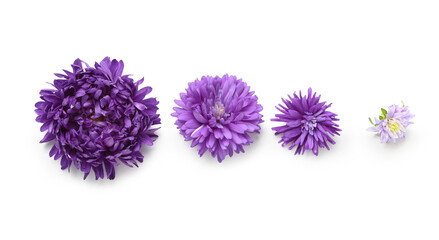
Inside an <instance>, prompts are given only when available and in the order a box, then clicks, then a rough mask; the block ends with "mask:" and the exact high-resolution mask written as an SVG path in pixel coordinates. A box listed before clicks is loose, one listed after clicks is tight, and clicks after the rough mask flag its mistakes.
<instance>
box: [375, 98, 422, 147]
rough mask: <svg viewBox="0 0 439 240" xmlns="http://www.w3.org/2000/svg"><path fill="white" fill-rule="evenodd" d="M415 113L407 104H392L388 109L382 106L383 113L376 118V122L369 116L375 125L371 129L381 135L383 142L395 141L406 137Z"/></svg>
mask: <svg viewBox="0 0 439 240" xmlns="http://www.w3.org/2000/svg"><path fill="white" fill-rule="evenodd" d="M413 117H415V115H413V114H411V113H410V111H409V108H408V107H407V106H404V105H403V106H402V107H400V106H398V105H391V106H390V107H389V108H388V109H387V110H385V109H384V108H381V115H380V116H379V118H375V123H374V122H372V119H370V118H369V121H370V122H371V123H372V124H373V125H374V126H373V127H371V128H369V129H368V130H369V131H372V132H376V133H377V135H378V136H379V137H380V140H381V143H388V142H390V141H391V142H393V143H396V140H397V139H399V138H405V132H406V131H407V127H408V126H409V125H410V124H413V122H412V121H411V119H412V118H413Z"/></svg>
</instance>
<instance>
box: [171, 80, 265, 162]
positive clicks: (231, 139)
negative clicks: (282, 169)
mask: <svg viewBox="0 0 439 240" xmlns="http://www.w3.org/2000/svg"><path fill="white" fill-rule="evenodd" d="M180 97H181V100H175V103H176V104H177V105H178V106H179V107H174V110H175V112H174V113H173V114H172V116H174V117H176V118H177V121H176V122H175V125H177V128H178V129H180V133H181V135H183V136H184V137H185V140H186V141H191V140H192V145H191V147H195V146H197V145H198V153H199V154H200V156H202V155H203V154H204V153H205V152H206V151H207V150H209V152H210V153H211V154H212V157H217V158H218V162H222V161H223V160H224V158H225V157H226V155H229V156H232V155H233V152H236V153H239V152H244V148H243V146H244V145H250V143H252V142H253V140H252V138H251V137H250V136H249V133H259V129H260V127H259V124H260V123H262V122H263V121H262V115H261V114H260V112H261V111H262V106H261V105H259V104H258V98H257V97H256V96H255V95H254V92H250V87H249V86H247V84H246V83H245V82H243V81H242V80H241V79H237V78H236V77H235V76H229V75H227V74H226V75H224V76H223V77H222V78H221V77H218V76H216V77H211V76H203V77H202V78H201V80H198V79H197V80H195V82H191V83H189V87H188V88H187V89H186V93H181V94H180Z"/></svg>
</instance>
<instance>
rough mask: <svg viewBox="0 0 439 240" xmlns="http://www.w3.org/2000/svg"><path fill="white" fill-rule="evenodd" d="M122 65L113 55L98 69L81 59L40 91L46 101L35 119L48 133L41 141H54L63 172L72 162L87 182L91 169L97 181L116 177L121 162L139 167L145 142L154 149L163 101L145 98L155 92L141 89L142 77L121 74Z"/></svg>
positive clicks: (98, 64) (96, 66) (37, 111)
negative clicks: (141, 150)
mask: <svg viewBox="0 0 439 240" xmlns="http://www.w3.org/2000/svg"><path fill="white" fill-rule="evenodd" d="M83 64H85V66H86V67H85V68H84V67H83ZM123 67H124V64H123V62H122V61H117V60H110V58H108V57H106V58H105V59H104V60H102V62H100V63H96V64H95V66H94V67H90V66H89V65H88V64H87V63H85V62H84V61H81V60H80V59H76V60H75V62H74V63H73V65H72V68H73V72H69V71H66V70H64V73H65V75H64V74H55V75H56V76H57V77H58V78H59V79H55V80H54V82H53V86H54V87H55V89H44V90H41V92H40V95H41V99H42V100H43V101H40V102H37V103H36V104H35V107H36V108H37V109H36V110H35V112H36V113H37V114H38V117H37V119H36V120H37V121H38V122H41V123H43V126H41V131H42V132H44V131H47V133H46V135H45V136H44V138H43V139H42V140H41V143H43V142H49V141H51V140H55V141H54V144H53V147H52V149H51V150H50V153H49V155H50V156H51V157H52V156H55V159H59V158H61V169H63V170H64V169H66V168H67V169H69V170H70V166H71V164H72V163H73V164H74V166H75V167H76V168H77V169H80V170H81V171H82V172H84V179H85V178H86V177H87V176H88V174H89V173H90V171H91V170H93V171H94V173H95V176H96V180H97V179H99V178H104V175H105V172H106V175H107V178H109V179H114V177H115V174H116V172H115V168H114V167H115V166H116V165H119V163H118V161H117V159H118V160H119V161H120V162H122V163H124V164H125V165H127V166H130V167H132V165H135V166H137V161H138V162H142V161H143V155H142V154H141V153H140V148H141V146H142V144H146V145H149V146H151V145H152V144H153V141H154V140H155V139H156V138H157V135H156V134H155V133H154V132H155V131H156V130H157V129H158V128H153V125H156V124H159V123H160V118H159V115H158V114H157V110H158V107H157V104H158V101H157V100H156V99H155V98H147V99H144V98H145V96H146V95H147V94H148V93H150V92H151V90H152V88H151V87H145V88H141V89H139V85H140V84H141V83H142V82H143V78H142V79H141V80H139V81H137V82H134V81H133V79H132V78H130V77H129V75H122V71H123ZM104 169H105V170H104ZM104 171H105V172H104Z"/></svg>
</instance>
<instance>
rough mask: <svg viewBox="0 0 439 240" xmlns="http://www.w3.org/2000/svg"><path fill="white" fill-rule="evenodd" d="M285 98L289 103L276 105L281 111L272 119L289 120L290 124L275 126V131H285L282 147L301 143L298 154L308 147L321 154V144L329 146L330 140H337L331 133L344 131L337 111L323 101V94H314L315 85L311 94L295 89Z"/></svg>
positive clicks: (281, 132) (297, 149)
mask: <svg viewBox="0 0 439 240" xmlns="http://www.w3.org/2000/svg"><path fill="white" fill-rule="evenodd" d="M288 97H289V99H286V100H285V99H282V101H283V102H284V104H285V106H283V105H282V104H279V107H276V109H277V110H279V111H280V112H281V113H280V114H276V115H275V116H276V118H274V119H272V121H276V122H285V123H286V124H285V125H283V126H279V127H274V128H272V129H273V130H274V131H275V132H276V133H275V135H279V134H283V135H282V138H281V140H280V141H279V143H282V147H284V146H286V145H287V144H290V143H291V146H290V147H289V150H291V149H293V148H294V147H296V146H297V148H296V152H295V154H300V153H302V154H303V153H304V152H305V150H312V152H313V153H314V154H315V155H316V156H317V155H318V153H319V147H320V148H322V147H326V148H327V149H328V150H329V146H328V144H327V142H330V143H332V144H335V141H334V140H333V139H332V138H331V137H330V135H331V136H334V135H335V134H336V135H340V134H339V133H338V132H339V131H341V130H340V129H339V128H338V125H337V124H335V123H334V122H335V121H338V119H337V118H336V116H337V114H335V113H332V112H329V111H327V110H326V109H328V108H329V107H330V106H331V105H332V103H331V104H326V102H320V96H318V97H316V93H314V94H312V89H311V88H309V89H308V96H306V95H305V96H303V97H302V92H300V93H299V96H297V95H296V93H294V97H291V96H289V95H288Z"/></svg>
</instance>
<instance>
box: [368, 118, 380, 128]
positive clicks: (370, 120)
mask: <svg viewBox="0 0 439 240" xmlns="http://www.w3.org/2000/svg"><path fill="white" fill-rule="evenodd" d="M369 122H370V123H372V125H374V126H375V127H376V126H377V125H378V124H375V123H373V121H372V119H371V118H369Z"/></svg>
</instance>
